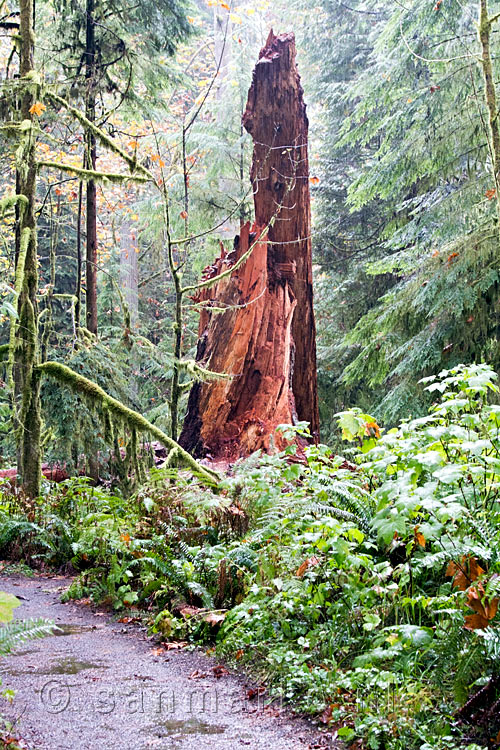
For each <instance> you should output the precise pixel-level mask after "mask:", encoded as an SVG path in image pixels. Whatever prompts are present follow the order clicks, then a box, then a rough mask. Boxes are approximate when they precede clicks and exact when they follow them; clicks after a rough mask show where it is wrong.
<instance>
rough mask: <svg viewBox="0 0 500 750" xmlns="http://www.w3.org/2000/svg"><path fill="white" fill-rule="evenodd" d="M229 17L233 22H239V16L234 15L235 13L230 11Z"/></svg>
mask: <svg viewBox="0 0 500 750" xmlns="http://www.w3.org/2000/svg"><path fill="white" fill-rule="evenodd" d="M229 18H230V19H231V21H232V22H233V23H238V24H240V23H241V16H238V15H236V13H230V14H229Z"/></svg>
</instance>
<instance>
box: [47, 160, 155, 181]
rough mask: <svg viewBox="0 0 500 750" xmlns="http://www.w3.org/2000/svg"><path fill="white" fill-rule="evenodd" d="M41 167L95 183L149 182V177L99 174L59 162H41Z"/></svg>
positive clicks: (111, 173)
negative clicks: (67, 173)
mask: <svg viewBox="0 0 500 750" xmlns="http://www.w3.org/2000/svg"><path fill="white" fill-rule="evenodd" d="M38 166H39V167H48V168H49V169H58V170H61V171H62V172H69V173H70V174H74V175H75V176H77V177H79V178H80V179H81V180H85V181H87V180H95V182H113V183H122V182H130V181H132V182H149V179H148V178H147V177H143V176H140V175H133V174H117V173H114V172H97V171H95V170H93V169H83V167H74V166H72V165H71V164H63V163H62V162H59V161H39V162H38Z"/></svg>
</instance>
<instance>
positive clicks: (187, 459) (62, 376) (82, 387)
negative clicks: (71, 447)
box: [37, 362, 220, 485]
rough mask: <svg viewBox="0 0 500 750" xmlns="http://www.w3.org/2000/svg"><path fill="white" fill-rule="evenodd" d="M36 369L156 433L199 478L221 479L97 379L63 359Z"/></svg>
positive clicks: (211, 481) (138, 427)
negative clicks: (117, 397) (92, 378)
mask: <svg viewBox="0 0 500 750" xmlns="http://www.w3.org/2000/svg"><path fill="white" fill-rule="evenodd" d="M37 370H38V371H39V372H42V373H45V374H46V375H49V376H50V377H52V378H54V379H55V380H57V381H58V382H59V383H61V384H63V385H67V386H68V387H69V388H71V390H73V391H75V392H77V393H80V394H81V395H82V396H83V397H84V398H85V399H88V400H89V401H93V402H94V403H98V404H99V405H100V406H101V408H102V409H103V410H104V412H106V411H107V412H108V413H109V414H112V415H114V416H115V417H118V418H119V419H121V420H123V421H124V422H125V423H126V424H127V425H128V426H129V428H130V429H131V430H136V431H137V432H147V433H149V434H150V435H153V436H154V437H155V438H156V439H157V440H159V441H160V442H161V443H162V444H163V445H164V446H165V447H166V448H168V449H169V451H172V450H175V452H176V456H177V458H178V459H179V461H180V462H181V463H182V464H184V465H185V466H186V467H187V468H189V469H191V470H192V471H193V472H195V473H196V474H197V475H199V476H200V478H201V479H203V480H204V481H205V482H207V483H208V484H210V485H214V484H217V483H218V482H219V481H220V477H219V475H218V474H217V472H215V471H212V470H211V469H208V468H207V467H205V466H202V465H201V464H199V463H198V461H196V460H195V459H194V458H193V457H192V456H191V455H190V454H189V453H188V452H187V451H185V450H184V449H183V448H181V446H180V445H179V444H178V443H176V441H175V440H172V438H170V437H169V436H168V435H166V434H165V433H164V432H163V430H160V428H159V427H156V425H154V424H151V422H149V421H148V420H147V419H146V418H145V417H143V416H142V414H139V413H138V412H136V411H133V410H132V409H129V408H128V406H125V405H124V404H122V403H121V402H120V401H118V400H117V399H116V398H113V397H112V396H110V395H109V394H108V393H106V391H104V390H103V389H102V388H101V387H100V386H99V385H97V383H94V382H92V381H91V380H88V379H87V378H85V377H83V375H79V374H78V373H76V372H74V370H71V369H70V368H69V367H67V366H66V365H63V364H61V363H60V362H44V363H43V364H41V365H39V366H38V367H37Z"/></svg>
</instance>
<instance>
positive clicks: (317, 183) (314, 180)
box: [309, 176, 319, 185]
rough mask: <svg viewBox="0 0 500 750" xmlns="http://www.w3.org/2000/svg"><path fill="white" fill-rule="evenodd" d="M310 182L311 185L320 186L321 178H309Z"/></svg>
mask: <svg viewBox="0 0 500 750" xmlns="http://www.w3.org/2000/svg"><path fill="white" fill-rule="evenodd" d="M309 182H310V183H311V185H319V177H316V176H314V177H309Z"/></svg>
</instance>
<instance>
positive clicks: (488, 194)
mask: <svg viewBox="0 0 500 750" xmlns="http://www.w3.org/2000/svg"><path fill="white" fill-rule="evenodd" d="M30 111H31V110H30ZM495 195H496V190H495V188H490V190H487V191H486V192H485V196H486V197H487V198H488V200H489V201H491V200H492V199H493V198H494V197H495Z"/></svg>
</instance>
